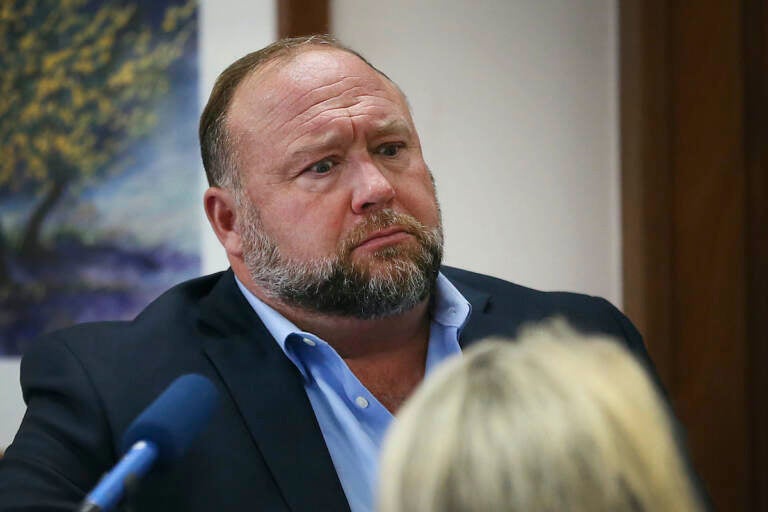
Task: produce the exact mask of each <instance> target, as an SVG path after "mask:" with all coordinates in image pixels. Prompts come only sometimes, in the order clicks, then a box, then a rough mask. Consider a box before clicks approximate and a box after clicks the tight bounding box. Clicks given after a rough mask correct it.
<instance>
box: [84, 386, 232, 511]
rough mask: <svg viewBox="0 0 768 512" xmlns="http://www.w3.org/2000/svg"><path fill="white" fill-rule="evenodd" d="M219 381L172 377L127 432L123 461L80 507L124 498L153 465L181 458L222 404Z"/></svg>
mask: <svg viewBox="0 0 768 512" xmlns="http://www.w3.org/2000/svg"><path fill="white" fill-rule="evenodd" d="M218 398H219V397H218V391H217V390H216V386H214V385H213V383H212V382H211V381H210V380H208V379H207V378H205V377H203V376H202V375H198V374H194V373H190V374H187V375H182V376H181V377H179V378H177V379H176V380H174V381H173V382H172V383H171V384H170V386H168V387H167V388H166V390H165V391H163V392H162V393H161V394H160V396H158V397H157V398H156V399H155V401H154V402H152V403H151V404H150V405H149V406H148V407H147V408H146V409H144V412H142V413H141V414H140V415H139V416H138V417H137V418H136V419H135V420H133V423H131V425H130V426H129V427H128V429H127V430H126V431H125V434H123V438H122V441H121V451H122V452H123V453H124V454H125V455H124V456H123V458H122V459H120V462H118V463H117V465H116V466H115V467H113V468H112V470H111V471H109V472H108V473H107V474H105V475H104V476H103V477H102V479H101V480H100V481H99V483H98V485H96V487H95V488H94V489H93V490H92V491H91V492H90V494H88V496H86V497H85V499H84V500H83V502H82V503H81V504H80V507H79V508H78V509H77V512H104V511H106V510H110V509H112V508H113V507H114V506H115V505H117V503H118V502H119V501H120V500H121V499H122V497H123V495H124V494H125V490H126V488H127V487H130V486H131V485H133V484H135V482H137V481H138V480H139V479H141V477H143V476H144V475H145V474H146V473H147V472H148V471H149V470H150V468H152V466H153V465H155V464H156V465H157V466H158V468H164V467H167V466H169V465H170V464H172V463H173V462H175V461H176V460H178V459H179V458H181V456H182V455H184V453H185V452H186V451H187V448H189V445H190V444H192V440H193V439H194V438H195V437H196V436H197V435H198V434H199V433H200V431H202V429H203V427H204V426H205V425H206V424H207V423H208V421H209V420H210V418H211V415H212V413H213V410H214V408H215V407H216V405H217V404H218Z"/></svg>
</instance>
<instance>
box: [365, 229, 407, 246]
mask: <svg viewBox="0 0 768 512" xmlns="http://www.w3.org/2000/svg"><path fill="white" fill-rule="evenodd" d="M412 236H413V235H411V234H410V233H409V232H408V230H407V229H406V228H405V227H403V226H392V227H389V228H386V229H380V230H378V231H374V232H373V233H370V234H369V235H368V236H367V237H365V238H364V239H363V241H362V242H360V243H359V244H357V247H356V249H360V248H365V249H369V250H376V249H379V248H380V247H384V246H387V245H392V244H396V243H398V242H401V241H403V240H406V239H407V238H410V237H412Z"/></svg>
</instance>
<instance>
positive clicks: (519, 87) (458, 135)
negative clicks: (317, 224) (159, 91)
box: [0, 0, 621, 447]
mask: <svg viewBox="0 0 768 512" xmlns="http://www.w3.org/2000/svg"><path fill="white" fill-rule="evenodd" d="M470 5H471V8H470ZM332 17H333V20H334V22H333V28H334V31H335V33H336V34H337V35H338V36H339V37H340V38H341V39H342V40H343V41H344V42H346V43H347V44H349V45H350V46H352V47H354V48H356V49H358V50H359V51H360V52H361V53H363V54H364V55H365V56H366V57H368V58H369V59H370V60H371V61H372V62H373V63H374V64H375V65H377V66H378V67H380V68H381V69H382V70H384V71H385V72H386V73H387V74H388V75H389V76H390V77H391V78H393V79H394V80H395V81H396V82H397V83H399V84H400V86H401V87H402V88H403V90H404V91H405V92H406V93H407V95H408V97H409V99H410V101H411V103H412V105H413V109H414V114H415V119H416V124H417V127H418V128H419V131H420V134H421V138H422V144H423V146H424V152H425V156H426V158H427V162H428V163H429V165H430V166H431V168H432V170H433V171H434V173H435V176H436V179H437V184H438V195H439V197H440V200H441V203H442V208H443V215H444V221H445V228H446V238H447V252H446V262H447V263H449V264H453V265H458V266H463V267H465V268H469V269H473V270H478V271H481V272H485V273H489V274H493V275H496V276H499V277H503V278H506V279H509V280H512V281H515V282H518V283H522V284H526V285H530V286H534V287H537V288H543V289H566V290H577V291H583V292H587V293H592V294H597V295H602V296H605V297H607V298H609V299H610V300H612V301H613V302H614V303H619V298H620V296H621V280H620V231H619V229H620V226H619V203H618V170H617V169H618V164H617V152H618V149H617V144H618V135H617V134H618V124H617V114H616V103H617V64H616V54H617V39H616V34H615V32H616V2H615V0H514V1H513V0H493V1H491V0H478V1H474V2H469V1H464V0H442V1H438V0H431V1H427V0H422V1H416V0H389V1H388V2H380V1H378V0H334V1H333V2H332ZM275 33H276V28H275V9H274V2H273V1H272V0H258V1H255V0H215V1H214V0H201V50H200V52H201V70H202V77H201V80H202V88H201V96H202V97H201V99H200V102H201V106H202V105H203V104H204V102H205V100H206V99H207V96H208V93H209V91H210V89H211V87H212V85H213V82H214V80H215V78H216V76H217V75H218V73H219V72H220V71H222V70H223V69H224V67H226V66H227V65H228V64H229V63H231V62H232V61H233V60H235V59H236V58H238V57H240V56H242V55H243V54H245V53H246V52H248V51H251V50H254V49H258V48H260V47H262V46H264V45H266V44H267V43H269V42H270V41H271V40H273V38H274V37H275ZM200 188H201V193H202V190H203V188H204V179H203V177H202V168H201V178H200ZM200 212H201V213H200V218H199V220H200V222H204V223H205V224H206V229H205V230H204V232H205V233H206V235H205V237H204V239H203V242H202V247H203V249H202V251H203V268H204V271H205V272H212V271H215V270H219V269H223V268H226V267H227V262H226V258H225V257H224V254H223V251H222V249H221V248H220V246H219V244H218V241H217V240H216V239H215V237H214V236H213V234H212V233H211V231H210V229H208V228H207V221H205V217H204V215H203V213H202V201H201V209H200ZM0 390H1V391H0V447H1V446H4V445H7V444H8V443H9V442H10V440H11V439H12V437H13V434H14V433H15V431H16V429H17V427H18V424H19V421H20V420H21V417H22V415H23V411H24V406H23V402H22V400H21V394H20V391H19V388H18V363H17V362H16V361H8V360H6V361H0Z"/></svg>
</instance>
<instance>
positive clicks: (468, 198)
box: [331, 0, 621, 304]
mask: <svg viewBox="0 0 768 512" xmlns="http://www.w3.org/2000/svg"><path fill="white" fill-rule="evenodd" d="M331 5H332V17H331V19H332V20H333V31H334V33H335V34H336V35H338V36H339V38H340V39H341V40H342V41H344V42H345V43H347V44H348V45H349V46H351V47H352V48H355V49H356V50H358V51H360V52H361V53H362V54H363V55H364V56H365V57H366V58H368V59H369V60H370V61H371V62H372V63H373V64H374V65H376V66H378V67H379V68H381V69H382V70H383V71H384V72H385V73H387V74H388V75H389V76H390V78H392V79H393V80H394V81H395V82H397V83H398V84H399V85H400V86H401V88H402V89H403V90H404V91H405V93H406V94H407V95H408V98H409V99H410V102H411V104H412V106H413V110H414V116H415V121H416V125H417V128H418V129H419V133H420V134H421V138H422V145H423V147H424V153H425V157H426V160H427V163H428V164H429V166H430V167H431V168H432V170H433V172H434V174H435V177H436V180H437V186H438V196H439V198H440V200H441V203H442V208H443V216H444V222H445V229H446V263H449V264H452V265H457V266H462V267H466V268H469V269H472V270H478V271H481V272H484V273H488V274H493V275H496V276H498V277H502V278H505V279H508V280H511V281H514V282H518V283H521V284H526V285H529V286H532V287H535V288H542V289H561V290H576V291H581V292H586V293H590V294H595V295H601V296H604V297H606V298H608V299H609V300H611V301H613V302H614V303H617V304H618V303H619V302H620V297H621V278H620V222H619V221H620V216H619V215H620V212H619V184H618V164H617V160H618V157H617V154H618V120H617V36H616V17H617V8H616V2H615V1H614V0H477V1H473V2H469V1H465V0H421V1H413V0H388V1H387V2H379V1H376V0H332V4H331Z"/></svg>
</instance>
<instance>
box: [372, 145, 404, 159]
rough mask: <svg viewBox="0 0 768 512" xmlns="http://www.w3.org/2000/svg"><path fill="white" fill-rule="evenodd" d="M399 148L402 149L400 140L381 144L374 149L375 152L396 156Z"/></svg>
mask: <svg viewBox="0 0 768 512" xmlns="http://www.w3.org/2000/svg"><path fill="white" fill-rule="evenodd" d="M401 149H403V143H402V142H392V143H389V144H382V145H381V146H379V147H378V148H377V149H376V152H377V153H378V154H380V155H384V156H397V155H398V153H400V150H401Z"/></svg>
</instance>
